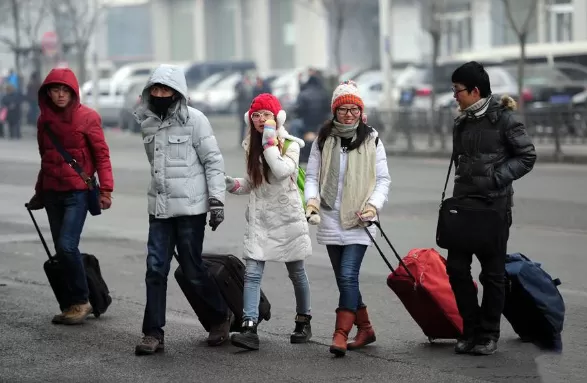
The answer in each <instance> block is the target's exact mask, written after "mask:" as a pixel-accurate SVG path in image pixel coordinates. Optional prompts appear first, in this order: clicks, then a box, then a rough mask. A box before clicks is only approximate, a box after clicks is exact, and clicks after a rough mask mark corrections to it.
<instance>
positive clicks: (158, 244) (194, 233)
mask: <svg viewBox="0 0 587 383" xmlns="http://www.w3.org/2000/svg"><path fill="white" fill-rule="evenodd" d="M205 230H206V214H200V215H194V216H183V217H174V218H167V219H156V218H155V217H154V216H153V215H150V216H149V240H148V243H147V274H146V277H145V283H146V285H147V305H146V306H145V317H144V319H143V334H145V335H150V336H154V337H156V338H158V339H163V336H164V331H163V327H164V326H165V308H166V303H167V276H168V274H169V269H170V267H171V259H172V257H173V254H174V250H175V248H176V247H177V262H178V263H179V265H180V266H181V269H182V271H183V274H184V276H185V277H186V279H187V280H188V281H189V282H190V285H191V287H192V288H193V289H194V292H195V293H196V294H197V295H198V296H199V297H201V298H202V299H203V300H204V303H205V304H207V305H208V306H209V307H210V310H211V313H212V315H211V317H214V318H215V319H213V324H218V323H221V322H224V321H225V320H226V318H227V316H228V306H227V305H226V303H225V301H224V298H223V297H222V293H221V292H220V289H219V288H218V286H217V285H216V282H215V281H214V279H213V278H212V276H211V275H210V273H209V272H208V268H207V267H206V265H205V264H204V261H203V260H202V245H203V242H204V231H205Z"/></svg>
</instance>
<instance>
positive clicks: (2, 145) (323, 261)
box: [0, 118, 587, 383]
mask: <svg viewBox="0 0 587 383" xmlns="http://www.w3.org/2000/svg"><path fill="white" fill-rule="evenodd" d="M212 123H213V126H214V128H215V130H216V135H217V137H218V140H219V142H220V145H221V148H222V151H223V154H224V156H225V161H226V169H227V173H228V174H229V175H232V176H239V175H241V174H243V172H244V160H243V158H244V157H243V155H244V154H243V152H242V149H240V148H239V146H238V144H237V135H238V126H239V122H238V120H237V119H236V118H234V119H230V118H213V119H212ZM107 139H108V142H109V144H110V146H111V151H112V162H113V166H114V176H115V192H114V193H113V206H112V209H111V210H109V211H107V212H105V213H104V214H102V215H101V216H98V217H91V216H90V217H88V220H87V221H86V225H85V230H84V236H83V238H82V244H81V250H82V251H84V252H87V253H92V254H95V255H96V256H97V257H98V258H99V260H100V263H101V267H102V272H103V275H104V278H105V279H106V282H107V283H108V285H109V287H110V289H111V293H112V297H113V304H112V306H111V307H110V308H109V310H108V312H107V313H106V314H104V315H103V316H102V317H100V319H90V320H88V322H87V323H86V324H85V325H83V326H77V327H65V326H56V325H52V324H51V318H52V316H53V315H54V314H55V313H57V311H58V306H57V304H56V302H55V298H54V296H53V293H52V291H51V288H50V287H49V285H48V283H47V280H46V276H45V274H44V272H43V269H42V263H43V262H44V260H45V258H46V255H45V253H44V250H43V247H42V246H41V244H40V242H39V240H38V237H37V235H36V232H35V229H34V227H33V225H32V223H31V221H30V218H29V216H28V214H27V212H26V210H25V209H24V207H23V205H24V203H25V202H27V201H28V199H29V198H30V197H31V195H32V192H33V186H34V182H35V180H36V175H37V172H38V169H39V158H38V150H37V147H36V142H35V141H34V139H33V137H30V136H27V137H26V138H25V139H23V140H22V141H7V140H1V141H0V344H1V345H2V347H0V382H53V381H63V380H67V381H72V382H81V381H85V382H172V381H185V382H308V381H313V382H343V381H364V382H508V383H513V382H516V383H517V382H585V381H587V377H586V376H587V373H586V372H585V355H586V354H587V325H586V323H587V278H585V271H586V270H587V257H585V249H587V193H585V190H587V167H583V166H578V165H555V164H539V165H537V167H536V168H535V170H534V171H533V172H532V173H531V174H530V175H528V176H527V177H526V178H525V179H523V180H520V181H519V182H517V183H516V185H515V186H516V195H515V207H514V224H513V226H512V230H511V237H510V238H511V239H510V242H509V251H510V252H516V251H519V252H522V253H524V254H526V255H527V256H529V257H531V258H532V259H533V260H536V261H539V262H541V263H542V264H543V267H544V268H545V269H546V270H547V271H548V272H549V273H551V274H552V275H553V276H554V277H558V278H560V279H561V281H562V283H563V284H562V285H561V286H560V290H561V292H562V294H563V296H564V298H565V302H566V306H567V316H566V322H565V330H564V333H563V341H564V351H563V353H562V354H550V353H545V352H542V351H540V350H538V349H537V348H536V347H535V346H533V345H531V344H524V343H521V342H520V341H519V340H518V339H517V336H516V335H515V333H514V332H513V330H512V328H511V326H510V325H509V323H508V322H507V321H506V320H505V319H504V320H503V321H502V336H501V340H500V342H499V350H498V352H497V353H496V354H495V355H493V356H490V357H473V356H458V355H455V354H454V353H453V346H454V341H437V342H435V343H433V344H431V343H429V342H428V340H427V338H426V337H425V336H424V335H423V333H422V332H421V330H420V328H419V327H418V326H417V325H416V324H415V323H414V321H413V320H412V319H411V317H410V316H409V314H408V313H407V311H406V310H405V308H404V307H403V305H402V304H401V302H400V301H399V299H398V298H397V297H396V296H395V295H394V293H393V292H392V291H391V290H389V288H388V287H387V286H386V284H385V280H386V277H387V275H388V274H389V270H388V269H387V267H386V266H385V263H383V261H382V260H381V258H380V257H379V255H378V253H377V252H376V250H375V249H374V248H371V249H369V250H368V253H367V256H366V257H365V261H364V263H363V268H362V273H361V281H360V282H361V291H362V294H363V297H364V299H365V301H366V304H367V305H368V306H369V311H370V314H371V317H372V321H373V325H374V327H375V330H376V333H377V342H376V343H374V344H373V345H370V346H367V347H366V348H365V349H363V350H361V351H354V352H348V353H347V356H346V357H345V358H342V359H337V358H334V357H333V356H332V355H331V354H330V353H329V352H328V346H329V344H330V339H331V336H332V331H333V329H334V328H333V327H334V318H335V314H334V310H335V308H336V305H337V301H338V294H337V290H336V285H335V281H334V276H333V273H332V270H331V268H330V265H329V261H328V257H327V255H326V252H325V249H324V247H323V246H320V245H318V244H317V243H316V242H315V239H314V234H315V228H312V229H311V232H312V237H313V240H314V243H313V244H314V254H313V256H312V257H311V258H309V260H308V262H307V264H308V267H307V269H308V274H309V278H310V284H311V291H312V311H313V319H312V330H313V333H314V336H313V338H312V341H311V342H310V343H309V344H303V345H292V344H289V333H290V332H291V330H292V329H293V325H294V323H293V318H294V316H295V301H294V295H293V289H292V286H291V283H290V281H289V279H288V277H287V272H286V269H285V267H284V266H283V265H282V264H273V263H271V264H268V266H267V267H266V271H265V275H264V279H263V289H264V291H265V293H266V294H267V296H268V298H269V300H270V302H271V304H272V318H271V320H270V321H268V322H263V323H262V324H261V326H260V327H259V334H260V338H261V349H260V350H259V351H254V352H247V351H241V350H240V349H237V348H235V347H233V346H231V345H230V344H226V345H224V346H221V347H219V348H209V347H208V346H207V345H206V343H205V340H206V335H207V334H206V333H205V331H204V330H203V328H202V326H201V325H200V324H199V322H198V320H197V318H196V316H195V314H193V312H192V310H191V308H190V306H189V304H188V303H187V301H186V299H185V297H184V296H183V295H182V293H181V291H180V290H179V288H178V286H177V283H176V282H175V280H174V279H173V275H172V274H171V275H170V278H169V284H168V305H167V326H166V328H165V329H166V351H165V353H164V354H161V355H155V356H150V357H137V356H135V355H134V345H135V344H136V342H138V341H139V340H140V336H141V333H140V329H141V323H142V314H143V310H144V303H145V284H144V275H145V253H146V239H147V228H148V223H147V203H146V190H147V187H148V182H149V165H148V163H147V159H146V156H145V154H144V149H143V145H142V140H141V139H140V137H139V136H137V135H131V134H126V133H122V132H115V131H109V132H108V133H107ZM447 161H448V159H446V160H445V159H410V158H403V157H390V158H389V169H390V174H391V177H392V187H391V192H390V195H389V202H388V204H387V206H386V207H385V209H384V211H383V215H382V219H381V221H382V225H383V227H384V228H385V229H386V232H387V234H388V236H389V237H390V239H391V240H392V241H393V242H394V245H395V247H396V248H397V249H398V251H400V253H402V255H403V254H406V253H407V252H408V251H409V250H410V249H411V248H415V247H435V243H434V233H435V226H436V217H437V211H438V204H439V200H440V193H441V191H442V186H443V181H444V177H445V174H446V166H447ZM246 203H247V197H246V196H232V195H229V196H227V203H226V220H225V222H224V223H223V224H222V225H221V226H220V227H219V229H218V230H217V231H215V232H212V231H210V230H207V232H206V239H205V244H204V248H205V251H210V252H216V253H232V254H235V255H237V256H240V255H241V252H242V237H243V234H244V228H243V225H244V224H245V220H244V210H245V207H246ZM36 216H37V217H38V220H39V222H40V224H41V226H42V229H43V231H44V233H45V234H46V237H47V240H49V239H50V238H49V237H50V235H49V230H48V226H47V219H46V216H45V214H44V211H39V212H36ZM379 238H380V237H378V239H379ZM381 240H382V239H381ZM49 244H50V246H51V243H49ZM382 245H383V248H384V249H385V250H386V251H387V246H386V245H385V243H384V242H383V240H382ZM441 254H443V255H445V252H444V251H441ZM387 255H388V256H389V257H392V253H391V251H387ZM392 263H393V264H396V263H397V261H393V260H392ZM176 265H177V263H176V262H175V261H174V265H173V267H172V271H173V270H174V269H175V267H176ZM473 273H474V276H475V278H476V279H478V278H477V275H478V274H479V268H478V265H477V263H476V262H475V265H474V270H473Z"/></svg>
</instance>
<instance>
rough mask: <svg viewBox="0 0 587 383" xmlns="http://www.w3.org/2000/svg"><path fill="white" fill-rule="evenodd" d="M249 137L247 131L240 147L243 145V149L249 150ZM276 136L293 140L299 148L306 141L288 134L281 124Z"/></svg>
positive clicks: (304, 144)
mask: <svg viewBox="0 0 587 383" xmlns="http://www.w3.org/2000/svg"><path fill="white" fill-rule="evenodd" d="M249 129H254V128H249ZM250 137H251V136H250V135H249V132H248V131H247V136H246V137H245V139H244V140H243V143H242V147H243V149H245V151H246V152H248V151H249V142H250ZM277 137H279V138H280V139H281V140H291V141H295V142H296V143H297V144H298V145H300V148H303V147H304V146H306V143H305V142H304V140H302V139H301V138H298V137H294V136H292V135H291V134H289V132H288V131H287V130H285V127H284V126H283V125H281V126H280V127H279V129H277Z"/></svg>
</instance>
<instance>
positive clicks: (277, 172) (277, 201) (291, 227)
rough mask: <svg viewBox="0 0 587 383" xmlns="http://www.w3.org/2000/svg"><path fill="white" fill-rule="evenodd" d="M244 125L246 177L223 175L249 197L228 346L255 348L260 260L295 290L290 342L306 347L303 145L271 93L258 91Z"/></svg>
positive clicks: (309, 249)
mask: <svg viewBox="0 0 587 383" xmlns="http://www.w3.org/2000/svg"><path fill="white" fill-rule="evenodd" d="M275 119H277V123H276V122H275ZM245 121H246V123H247V125H248V126H249V135H248V136H247V137H246V138H245V141H244V142H243V147H244V149H245V152H246V159H247V173H246V175H245V177H243V178H232V177H226V190H227V191H229V192H230V193H232V194H249V204H248V206H247V210H246V213H245V216H246V220H247V225H246V228H245V239H244V259H245V262H246V270H245V286H244V308H243V323H242V328H243V330H242V332H241V333H239V334H233V335H232V337H231V342H232V344H233V345H235V346H237V347H242V348H245V349H249V350H258V349H259V337H258V335H257V324H258V317H259V300H260V293H261V278H262V276H263V269H264V266H265V262H266V261H276V262H285V264H286V266H287V270H288V273H289V278H290V279H291V281H292V283H293V287H294V292H295V298H296V310H297V315H296V317H295V329H294V331H293V333H292V334H291V337H290V341H291V343H306V342H307V341H308V340H309V339H310V337H311V336H312V331H311V326H310V320H311V319H312V317H311V315H310V285H309V282H308V277H307V275H306V270H305V265H304V259H306V258H307V257H309V256H310V255H311V254H312V243H311V239H310V232H309V228H308V223H307V221H306V218H305V216H304V208H303V203H302V197H301V196H300V193H299V191H298V187H297V183H296V179H297V172H298V160H299V155H300V147H302V146H303V145H304V142H303V140H300V139H299V138H296V137H293V136H291V135H289V134H288V133H287V131H286V130H285V129H284V127H283V123H284V121H285V111H283V110H282V109H281V105H280V103H279V100H277V98H276V97H275V96H273V95H271V94H268V93H263V94H260V95H259V96H257V97H256V98H255V99H254V100H253V102H252V104H251V107H250V109H249V111H248V112H247V113H246V114H245ZM251 124H252V127H251Z"/></svg>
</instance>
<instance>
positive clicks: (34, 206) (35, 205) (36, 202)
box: [25, 194, 45, 210]
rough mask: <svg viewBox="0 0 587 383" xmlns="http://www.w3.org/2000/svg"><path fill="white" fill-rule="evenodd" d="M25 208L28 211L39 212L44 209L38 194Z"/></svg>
mask: <svg viewBox="0 0 587 383" xmlns="http://www.w3.org/2000/svg"><path fill="white" fill-rule="evenodd" d="M25 206H26V208H27V209H29V210H41V209H43V208H44V207H45V205H44V204H43V201H42V200H41V197H40V196H39V195H38V194H35V195H34V196H33V197H32V198H31V200H30V201H29V202H28V203H26V204H25Z"/></svg>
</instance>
